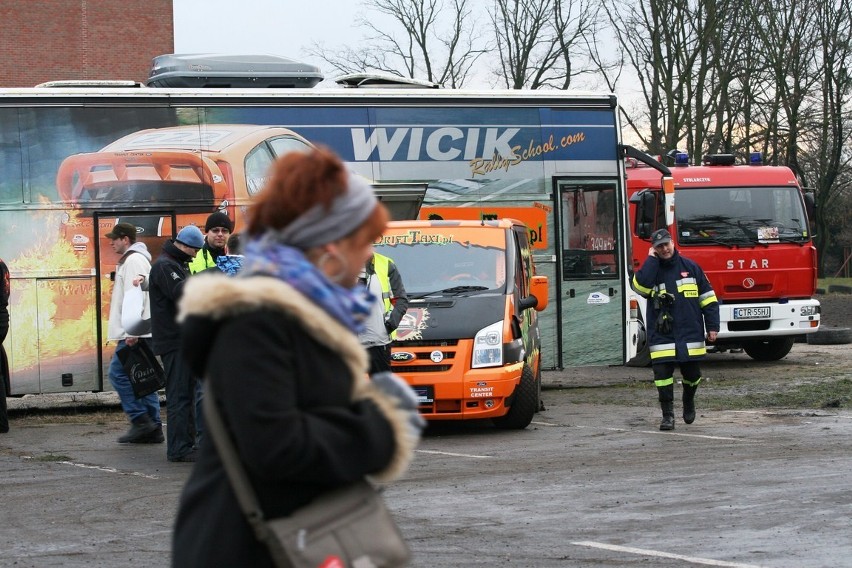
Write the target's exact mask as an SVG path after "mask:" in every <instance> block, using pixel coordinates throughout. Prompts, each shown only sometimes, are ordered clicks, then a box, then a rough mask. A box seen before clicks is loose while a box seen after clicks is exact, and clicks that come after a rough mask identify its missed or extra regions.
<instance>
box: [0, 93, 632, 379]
mask: <svg viewBox="0 0 852 568" xmlns="http://www.w3.org/2000/svg"><path fill="white" fill-rule="evenodd" d="M317 144H321V145H325V146H328V147H330V148H332V149H333V150H334V151H335V152H337V153H338V154H339V155H340V156H341V157H342V158H343V160H344V161H345V162H346V163H347V165H348V167H350V168H351V169H352V171H353V172H355V173H356V174H359V175H362V176H364V177H366V178H369V179H370V180H371V181H372V182H373V183H375V184H377V185H378V186H381V185H385V184H386V185H388V186H391V187H397V188H400V187H403V188H404V187H406V186H412V185H415V186H424V187H425V188H426V193H425V197H424V198H423V208H422V210H421V217H422V218H424V219H428V218H432V219H435V218H444V219H448V218H452V217H453V216H454V215H453V210H454V209H455V208H457V207H460V206H466V207H465V208H464V210H465V211H468V213H466V214H467V215H471V213H469V211H471V210H473V211H474V213H472V215H473V216H475V217H476V218H477V219H482V220H485V219H501V218H512V219H519V220H520V221H522V222H523V223H525V224H526V225H527V227H528V229H529V231H530V242H531V243H532V249H531V250H532V252H533V258H534V261H535V267H536V268H535V269H536V271H537V272H538V273H539V274H542V275H545V276H547V277H548V279H549V282H550V283H551V285H550V286H549V295H550V298H548V303H549V305H550V306H551V307H550V308H549V309H548V310H547V311H546V312H543V313H542V314H541V319H540V326H541V330H542V345H541V361H542V366H543V368H545V369H557V368H563V367H566V366H578V365H610V364H623V363H625V362H626V361H628V360H630V359H631V358H632V357H635V351H636V343H637V338H636V337H635V329H636V326H635V325H631V324H630V313H631V311H630V307H629V301H628V295H629V289H630V288H629V274H628V271H629V268H630V266H629V259H630V258H631V257H630V250H629V248H630V238H629V227H628V220H627V214H626V212H627V201H626V191H625V169H624V157H625V155H626V154H628V153H630V152H631V151H633V150H632V148H629V147H626V146H624V145H623V144H622V142H621V134H620V125H619V121H618V103H617V100H616V98H615V96H614V95H612V94H594V93H568V92H563V91H530V92H527V91H514V90H513V91H508V90H507V91H460V90H444V89H431V88H426V87H422V86H418V85H414V86H413V87H412V88H404V89H400V88H385V87H383V86H377V87H366V88H342V87H341V88H336V89H335V88H312V87H310V88H287V89H274V88H257V89H228V88H171V87H162V88H161V87H144V86H135V87H133V88H128V87H123V86H114V85H106V86H88V87H69V86H65V85H62V86H54V87H34V88H20V89H2V90H0V163H2V168H3V176H2V178H0V231H2V241H0V243H2V245H1V246H0V256H2V257H3V258H4V259H5V260H6V262H7V264H8V265H9V269H10V271H11V277H12V297H11V304H10V312H11V326H10V333H9V336H8V338H7V340H6V341H7V342H6V346H7V350H8V351H9V354H10V365H11V385H12V390H11V392H12V394H13V395H22V394H27V393H51V392H64V391H99V390H103V389H104V388H105V385H106V388H109V381H108V380H107V378H106V371H105V369H106V365H107V364H108V362H109V358H110V355H111V353H112V350H113V348H114V346H112V345H110V344H109V342H108V341H106V320H107V318H108V315H109V297H110V285H111V283H110V280H109V277H110V273H111V272H112V271H113V270H114V268H115V263H116V261H117V260H118V259H117V258H116V257H115V255H114V254H113V253H112V251H111V248H110V247H109V241H108V240H107V239H106V237H105V235H106V233H108V232H109V230H110V228H111V227H112V226H113V225H115V223H117V222H119V221H128V222H131V223H133V224H134V225H135V226H136V227H137V230H138V233H139V238H140V240H141V241H142V242H145V243H146V245H147V246H148V249H149V250H150V251H151V253H152V255H153V256H154V258H156V257H157V255H158V254H159V253H160V247H161V246H162V243H163V242H164V241H165V240H167V239H169V238H172V237H173V235H175V234H176V233H177V231H179V230H180V229H181V228H182V227H184V226H186V225H189V224H196V225H201V226H203V223H204V219H205V218H206V216H207V215H209V214H210V213H211V212H213V211H222V212H225V213H226V214H228V216H229V217H231V218H232V219H233V220H234V222H235V232H240V231H241V230H242V229H243V227H244V214H245V211H246V209H247V207H248V206H249V204H250V203H251V201H252V198H253V196H254V195H255V194H256V193H257V192H258V191H261V190H262V188H263V185H264V181H265V179H266V176H267V175H268V170H269V166H270V164H271V163H272V162H273V160H275V159H276V158H277V157H278V156H280V155H282V154H283V153H285V152H289V151H299V150H301V149H305V148H309V147H310V146H311V145H317ZM461 210H462V209H459V211H461Z"/></svg>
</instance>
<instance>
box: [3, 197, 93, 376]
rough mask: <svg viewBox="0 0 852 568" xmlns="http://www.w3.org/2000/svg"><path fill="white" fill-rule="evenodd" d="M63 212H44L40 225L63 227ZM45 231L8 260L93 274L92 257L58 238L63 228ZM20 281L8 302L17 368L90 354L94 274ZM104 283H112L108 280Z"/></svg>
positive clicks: (19, 266)
mask: <svg viewBox="0 0 852 568" xmlns="http://www.w3.org/2000/svg"><path fill="white" fill-rule="evenodd" d="M76 214H77V213H76V212H72V213H71V215H72V216H76ZM64 215H65V213H60V212H56V211H46V212H43V214H42V215H40V216H43V217H45V218H43V219H41V222H40V224H39V226H43V227H57V226H61V223H62V221H61V218H62V217H63V216H64ZM72 222H73V221H72ZM45 233H46V236H44V237H43V238H41V239H40V240H38V241H36V242H35V243H33V244H32V246H30V247H29V248H26V249H24V250H23V251H22V252H21V253H20V254H19V255H18V257H17V258H14V259H12V260H11V261H9V266H10V268H11V269H12V270H13V271H14V272H17V273H23V274H27V275H30V274H32V275H38V274H42V273H43V274H45V275H56V274H68V273H72V274H73V273H76V274H81V275H83V274H91V266H90V265H89V262H88V259H87V258H85V257H82V258H81V257H79V256H78V255H77V254H75V252H74V249H73V246H72V244H71V243H69V242H67V241H65V240H63V239H62V238H58V234H61V233H56V232H51V231H46V232H45ZM51 233H52V234H51ZM19 284H20V285H19V286H18V290H17V291H13V303H12V305H11V306H10V307H9V310H10V312H11V314H12V319H13V322H14V335H15V343H14V354H13V365H14V370H16V371H19V370H25V369H28V368H32V367H35V366H37V365H39V363H40V362H41V363H44V362H45V360H47V359H52V358H64V357H69V356H75V355H78V356H79V355H83V354H84V353H85V354H89V355H90V354H91V353H92V352H93V351H94V350H95V349H96V339H95V334H94V333H93V328H94V322H95V318H96V313H97V310H96V298H95V295H94V290H93V288H94V282H93V280H92V279H91V277H89V278H80V279H67V278H44V279H38V280H34V279H33V280H31V279H25V280H20V281H19ZM102 284H104V283H102ZM105 285H107V286H109V282H108V281H107V282H106V283H105ZM13 376H14V373H13Z"/></svg>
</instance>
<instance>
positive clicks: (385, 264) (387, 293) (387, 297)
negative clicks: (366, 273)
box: [373, 252, 396, 340]
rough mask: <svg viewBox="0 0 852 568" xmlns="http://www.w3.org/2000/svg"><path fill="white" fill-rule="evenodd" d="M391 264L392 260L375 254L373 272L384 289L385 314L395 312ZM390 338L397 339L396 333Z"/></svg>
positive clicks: (383, 303)
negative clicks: (392, 296)
mask: <svg viewBox="0 0 852 568" xmlns="http://www.w3.org/2000/svg"><path fill="white" fill-rule="evenodd" d="M390 263H391V259H389V258H388V257H386V256H384V255H382V254H379V253H377V252H376V253H373V272H374V273H375V275H376V277H377V278H378V279H379V284H380V285H381V287H382V305H383V306H384V313H385V314H387V313H388V312H390V311H391V310H393V304H392V303H391V287H390V275H389V272H390ZM390 338H391V340H393V339H396V331H394V332H393V333H391V334H390Z"/></svg>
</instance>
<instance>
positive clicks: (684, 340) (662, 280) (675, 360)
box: [633, 229, 719, 430]
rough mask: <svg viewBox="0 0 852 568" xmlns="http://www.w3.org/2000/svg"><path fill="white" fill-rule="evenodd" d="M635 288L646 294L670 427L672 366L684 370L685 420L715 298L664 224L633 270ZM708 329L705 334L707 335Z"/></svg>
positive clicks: (691, 415) (711, 329) (712, 337)
mask: <svg viewBox="0 0 852 568" xmlns="http://www.w3.org/2000/svg"><path fill="white" fill-rule="evenodd" d="M633 288H634V289H635V290H636V292H638V293H639V294H640V295H642V296H643V297H645V298H646V299H647V300H648V309H647V310H646V313H647V316H648V317H647V327H648V344H649V346H650V351H651V367H652V368H653V370H654V384H655V385H656V386H657V392H658V394H659V400H660V408H661V409H662V412H663V419H662V422H660V430H674V427H675V422H674V368H675V364H677V365H678V366H679V367H680V373H681V375H683V421H684V422H686V423H687V424H692V423H693V421H694V420H695V391H696V390H697V389H698V383H699V382H701V368H700V367H699V363H698V362H699V360H700V359H701V358H703V357H704V355H705V354H706V353H707V348H706V345H705V343H704V340H705V337H706V339H707V341H709V342H711V343H713V342H715V341H716V334H717V333H718V331H719V302H718V301H717V300H716V293H715V292H714V291H713V287H712V286H711V285H710V281H709V280H707V276H705V275H704V271H703V270H702V269H701V267H700V266H698V264H696V263H695V262H694V261H692V260H690V259H688V258H686V257H684V256H682V255H681V254H680V253H679V252H678V250H677V249H675V247H674V243H672V236H671V234H670V233H669V232H668V231H667V230H666V229H658V230H656V231H654V233H653V234H652V235H651V249H650V250H649V251H648V258H647V259H646V260H645V262H644V263H643V264H642V268H640V269H639V270H638V271H637V272H636V274H635V275H634V276H633ZM705 330H706V335H705Z"/></svg>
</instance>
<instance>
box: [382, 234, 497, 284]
mask: <svg viewBox="0 0 852 568" xmlns="http://www.w3.org/2000/svg"><path fill="white" fill-rule="evenodd" d="M375 249H376V252H378V253H379V254H383V255H385V256H387V257H390V258H391V259H392V260H393V261H394V263H395V264H396V266H397V268H398V269H399V273H400V276H401V277H402V283H403V285H404V286H405V291H406V292H407V293H408V295H409V296H410V297H415V298H416V297H417V296H421V297H423V296H427V295H436V296H440V295H452V296H458V295H465V294H468V293H471V294H478V293H483V292H486V291H495V292H496V291H499V292H502V291H503V290H504V289H505V287H506V251H505V249H500V248H494V247H484V246H476V245H471V244H470V243H462V242H451V243H445V244H432V243H429V244H426V243H414V244H394V245H389V244H377V245H376V247H375Z"/></svg>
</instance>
